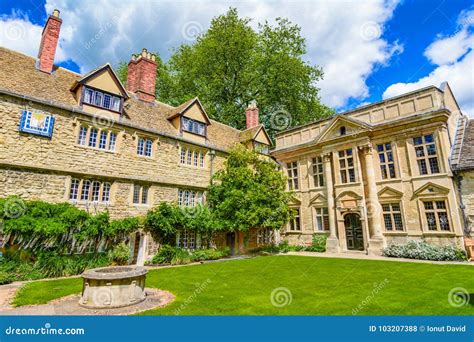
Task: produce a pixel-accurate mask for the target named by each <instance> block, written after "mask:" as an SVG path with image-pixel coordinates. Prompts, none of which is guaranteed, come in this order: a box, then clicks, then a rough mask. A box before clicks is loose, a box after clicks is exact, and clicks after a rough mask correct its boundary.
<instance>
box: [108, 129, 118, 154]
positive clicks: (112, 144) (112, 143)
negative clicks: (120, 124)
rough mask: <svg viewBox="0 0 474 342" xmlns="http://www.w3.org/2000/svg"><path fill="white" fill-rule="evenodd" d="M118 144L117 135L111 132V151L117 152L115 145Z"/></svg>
mask: <svg viewBox="0 0 474 342" xmlns="http://www.w3.org/2000/svg"><path fill="white" fill-rule="evenodd" d="M116 143H117V134H116V133H114V132H110V137H109V151H115V144H116Z"/></svg>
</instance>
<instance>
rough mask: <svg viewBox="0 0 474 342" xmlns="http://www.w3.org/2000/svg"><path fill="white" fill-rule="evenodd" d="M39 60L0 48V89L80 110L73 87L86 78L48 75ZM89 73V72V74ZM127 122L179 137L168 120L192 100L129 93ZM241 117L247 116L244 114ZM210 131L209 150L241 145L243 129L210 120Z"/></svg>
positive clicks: (63, 72)
mask: <svg viewBox="0 0 474 342" xmlns="http://www.w3.org/2000/svg"><path fill="white" fill-rule="evenodd" d="M35 65H36V58H33V57H30V56H27V55H24V54H22V53H19V52H16V51H12V50H9V49H6V48H4V47H0V90H5V91H10V92H14V93H17V94H21V95H25V96H29V97H32V98H35V99H38V100H41V101H46V102H49V103H50V104H51V105H52V106H54V105H58V106H67V107H71V108H72V109H77V110H80V107H79V105H78V100H77V99H76V97H75V94H74V92H72V91H71V87H72V86H73V85H74V84H75V83H76V82H78V81H79V80H81V79H82V78H83V77H84V76H83V75H80V74H78V73H75V72H72V71H70V70H67V69H64V68H58V67H56V66H55V69H54V70H53V73H52V74H50V75H49V74H46V73H44V72H41V71H39V70H38V69H37V68H36V66H35ZM88 74H89V73H88ZM127 93H128V95H129V99H128V100H127V101H126V102H125V106H124V114H125V119H124V120H123V122H124V123H127V121H129V122H130V123H131V124H133V125H135V126H138V127H143V128H144V129H150V128H151V129H154V130H156V131H158V132H159V133H162V134H164V135H167V136H172V137H176V138H180V135H179V132H178V131H177V130H176V128H175V127H174V126H173V125H172V124H171V122H170V121H169V120H168V118H169V116H170V115H171V114H172V113H173V112H174V113H176V112H177V111H178V112H179V111H180V109H182V108H184V107H186V106H187V105H188V104H189V102H190V101H193V100H194V99H192V100H189V101H187V102H186V103H183V104H182V105H180V106H178V107H173V106H170V105H167V104H164V103H162V102H159V101H155V102H154V103H152V104H150V103H145V102H143V101H140V100H138V99H137V97H136V96H135V94H133V93H130V92H127ZM242 115H244V114H243V113H242ZM210 122H211V124H210V125H209V126H208V128H207V134H208V140H209V147H210V148H213V147H214V148H217V149H221V150H228V149H229V148H231V147H232V146H233V145H234V144H236V143H238V142H240V132H241V131H240V130H238V129H235V128H233V127H230V126H227V125H225V124H222V123H219V122H217V121H214V120H210Z"/></svg>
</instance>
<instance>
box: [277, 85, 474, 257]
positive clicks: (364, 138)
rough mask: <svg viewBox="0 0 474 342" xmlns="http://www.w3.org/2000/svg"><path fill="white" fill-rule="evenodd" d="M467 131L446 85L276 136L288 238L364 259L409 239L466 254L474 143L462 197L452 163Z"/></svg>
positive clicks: (466, 156)
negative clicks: (290, 196) (316, 239)
mask: <svg viewBox="0 0 474 342" xmlns="http://www.w3.org/2000/svg"><path fill="white" fill-rule="evenodd" d="M466 122H467V119H466V117H465V116H464V115H463V114H462V112H461V110H460V108H459V106H458V105H457V103H456V99H455V98H454V96H453V94H452V92H451V89H450V87H449V85H448V84H447V83H444V84H443V85H442V86H441V87H440V88H437V87H434V86H431V87H426V88H423V89H419V90H416V91H413V92H410V93H407V94H404V95H401V96H397V97H393V98H390V99H387V100H384V101H381V102H378V103H374V104H370V105H366V106H362V107H360V108H357V109H355V110H351V111H348V112H345V113H341V114H338V115H336V116H334V117H332V118H330V119H327V120H320V121H316V122H313V123H310V124H306V125H303V126H300V127H296V128H292V129H289V130H287V131H284V132H281V133H279V134H277V136H276V147H275V150H274V151H273V152H272V155H273V156H274V157H275V158H277V160H279V161H280V162H281V164H282V168H283V171H284V172H285V173H286V174H287V175H288V188H289V190H292V191H294V192H295V200H294V203H293V204H292V205H293V206H294V208H295V210H296V211H297V212H298V215H297V217H296V218H295V219H294V220H293V221H292V222H290V224H289V225H288V226H287V227H286V228H285V230H284V234H283V236H284V237H285V238H287V239H288V240H289V241H290V242H291V243H293V244H309V243H311V238H312V235H313V234H319V233H321V234H328V236H329V237H328V249H329V250H330V251H348V250H350V251H363V252H365V253H368V254H380V252H381V249H382V248H383V247H385V246H387V244H390V243H391V242H399V243H404V242H407V241H408V240H410V239H424V240H426V241H427V242H429V243H434V244H442V245H445V244H455V245H458V246H459V247H462V246H463V243H464V239H463V237H464V235H465V234H468V230H472V224H471V227H470V228H469V227H465V220H464V217H465V212H466V213H467V214H468V215H471V216H472V214H473V213H474V212H473V210H474V202H473V201H474V197H473V195H472V193H473V187H474V185H473V184H474V182H473V181H472V179H473V175H474V172H472V170H473V166H474V164H473V163H472V162H473V159H472V152H473V151H472V143H469V144H467V145H469V147H463V152H462V153H461V162H460V163H459V166H458V170H459V172H460V173H461V174H462V177H463V181H462V184H463V185H462V187H461V191H460V188H459V186H458V184H457V182H456V179H455V174H454V173H453V172H456V171H455V170H456V168H455V167H454V165H453V156H455V155H456V153H458V152H459V150H460V146H461V145H462V141H461V140H462V139H461V138H460V137H461V135H462V134H463V132H464V127H465V125H466ZM472 126H473V125H472V124H469V125H468V128H467V130H468V131H469V132H471V131H473V130H474V129H473V128H472ZM470 134H472V133H470ZM470 134H466V135H467V136H471V137H472V135H470ZM471 139H472V138H471ZM466 141H467V139H465V142H466ZM464 145H466V143H465V144H464ZM466 148H469V151H470V152H469V151H466V152H465V149H466ZM464 170H466V171H464ZM460 194H461V195H460ZM461 201H463V202H464V206H463V205H461ZM466 207H467V209H466ZM465 230H466V231H465Z"/></svg>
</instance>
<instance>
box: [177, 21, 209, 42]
mask: <svg viewBox="0 0 474 342" xmlns="http://www.w3.org/2000/svg"><path fill="white" fill-rule="evenodd" d="M203 31H204V29H203V27H202V25H201V23H200V22H198V21H188V22H187V23H185V24H184V25H183V28H182V29H181V35H182V36H183V38H184V39H186V40H188V41H194V40H195V39H196V38H197V37H198V36H199V35H200V34H201V33H202V32H203Z"/></svg>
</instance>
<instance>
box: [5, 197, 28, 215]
mask: <svg viewBox="0 0 474 342" xmlns="http://www.w3.org/2000/svg"><path fill="white" fill-rule="evenodd" d="M3 212H4V214H5V216H6V217H8V218H11V219H15V218H19V217H20V216H22V215H23V214H24V213H25V212H26V204H25V201H23V200H22V199H21V198H19V197H11V198H9V199H7V200H6V202H5V206H4V208H3Z"/></svg>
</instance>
